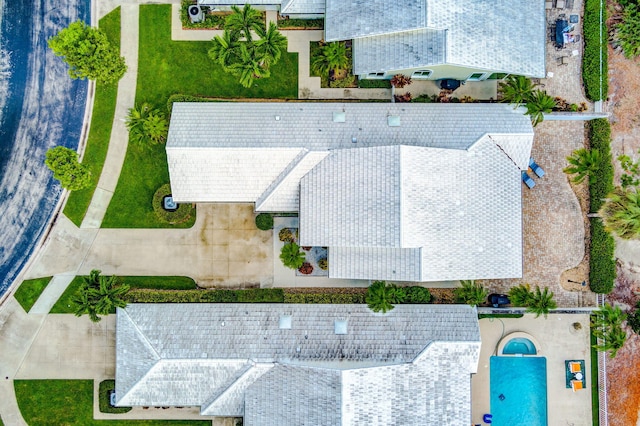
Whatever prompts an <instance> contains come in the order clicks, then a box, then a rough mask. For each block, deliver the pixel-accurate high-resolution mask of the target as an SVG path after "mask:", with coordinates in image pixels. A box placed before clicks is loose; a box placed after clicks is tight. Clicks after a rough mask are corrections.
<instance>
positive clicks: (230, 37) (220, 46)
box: [208, 29, 240, 69]
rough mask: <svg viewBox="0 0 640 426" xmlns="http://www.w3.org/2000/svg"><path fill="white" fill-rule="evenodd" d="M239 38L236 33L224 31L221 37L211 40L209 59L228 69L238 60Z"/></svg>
mask: <svg viewBox="0 0 640 426" xmlns="http://www.w3.org/2000/svg"><path fill="white" fill-rule="evenodd" d="M239 37H240V36H239V33H238V32H233V31H229V30H227V29H225V30H224V33H222V37H220V36H215V37H214V38H213V40H211V42H212V43H213V46H211V48H210V49H209V51H208V55H209V58H211V59H212V60H213V61H214V62H216V63H218V64H220V65H221V66H222V67H223V68H224V69H228V68H229V67H230V66H231V64H233V63H236V62H238V60H239V50H240V43H239V42H238V38H239Z"/></svg>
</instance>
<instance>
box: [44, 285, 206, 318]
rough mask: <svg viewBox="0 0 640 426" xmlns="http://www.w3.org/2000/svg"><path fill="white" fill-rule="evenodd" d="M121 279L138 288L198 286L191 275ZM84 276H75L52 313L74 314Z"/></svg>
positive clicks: (163, 288)
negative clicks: (74, 305)
mask: <svg viewBox="0 0 640 426" xmlns="http://www.w3.org/2000/svg"><path fill="white" fill-rule="evenodd" d="M118 278H119V279H120V281H122V282H123V283H125V284H128V285H129V286H131V288H132V289H136V288H153V289H161V290H193V289H195V288H196V282H195V281H194V280H193V279H192V278H189V277H144V276H139V277H137V276H136V277H134V276H124V277H118ZM83 279H84V277H83V276H77V277H75V278H74V279H73V280H72V281H71V283H69V286H67V289H66V290H65V291H64V293H62V295H61V296H60V298H59V299H58V301H57V302H56V304H55V305H53V307H52V308H51V311H49V313H51V314H72V313H73V312H74V309H73V303H72V302H71V301H72V299H73V298H74V296H75V294H76V293H77V292H78V289H79V288H80V286H81V285H82V281H83Z"/></svg>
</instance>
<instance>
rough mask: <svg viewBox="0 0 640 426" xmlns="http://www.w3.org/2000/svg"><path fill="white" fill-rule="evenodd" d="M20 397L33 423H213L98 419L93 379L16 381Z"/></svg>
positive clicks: (103, 425) (106, 425)
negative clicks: (94, 411) (94, 408)
mask: <svg viewBox="0 0 640 426" xmlns="http://www.w3.org/2000/svg"><path fill="white" fill-rule="evenodd" d="M14 387H15V391H16V400H17V401H18V406H19V407H20V412H21V413H22V417H23V418H24V420H25V422H26V423H27V424H29V425H38V426H49V425H51V426H60V425H83V426H120V425H133V426H165V425H190V426H206V425H209V426H210V425H211V420H94V419H93V380H16V381H14Z"/></svg>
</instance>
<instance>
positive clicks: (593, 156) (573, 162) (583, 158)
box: [562, 148, 600, 184]
mask: <svg viewBox="0 0 640 426" xmlns="http://www.w3.org/2000/svg"><path fill="white" fill-rule="evenodd" d="M567 162H568V163H569V165H568V166H567V167H565V168H564V169H562V171H563V172H565V173H566V174H568V175H574V176H573V177H572V178H571V182H573V183H581V182H582V181H584V179H585V178H586V177H587V176H588V177H589V184H593V183H595V181H596V172H597V171H598V169H600V151H598V150H597V149H592V150H588V149H584V148H580V149H576V150H575V151H573V153H571V156H569V157H567Z"/></svg>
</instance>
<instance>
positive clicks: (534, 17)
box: [326, 0, 546, 77]
mask: <svg viewBox="0 0 640 426" xmlns="http://www.w3.org/2000/svg"><path fill="white" fill-rule="evenodd" d="M328 6H329V2H327V17H326V21H327V29H329V28H330V25H331V22H333V21H334V20H335V19H337V18H336V17H334V16H333V15H330V14H329V11H330V10H329V7H328ZM426 10H427V12H426V20H427V22H426V25H421V26H415V27H414V28H410V29H411V30H414V31H410V32H409V33H401V32H399V33H396V34H389V35H377V36H376V35H374V34H373V33H372V34H370V35H371V36H367V37H362V38H356V39H355V40H354V48H353V72H354V74H358V75H362V74H369V73H376V72H385V71H387V72H388V71H393V70H399V71H401V70H404V69H412V68H414V69H415V68H428V67H429V66H430V65H440V64H449V65H458V66H464V67H467V68H469V69H472V70H478V69H480V70H487V71H489V72H504V73H510V74H521V75H527V76H534V77H544V75H545V72H546V71H545V37H544V34H545V25H546V20H545V13H544V2H541V1H531V0H464V1H460V0H444V1H443V0H427V7H426ZM425 28H428V29H425Z"/></svg>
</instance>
